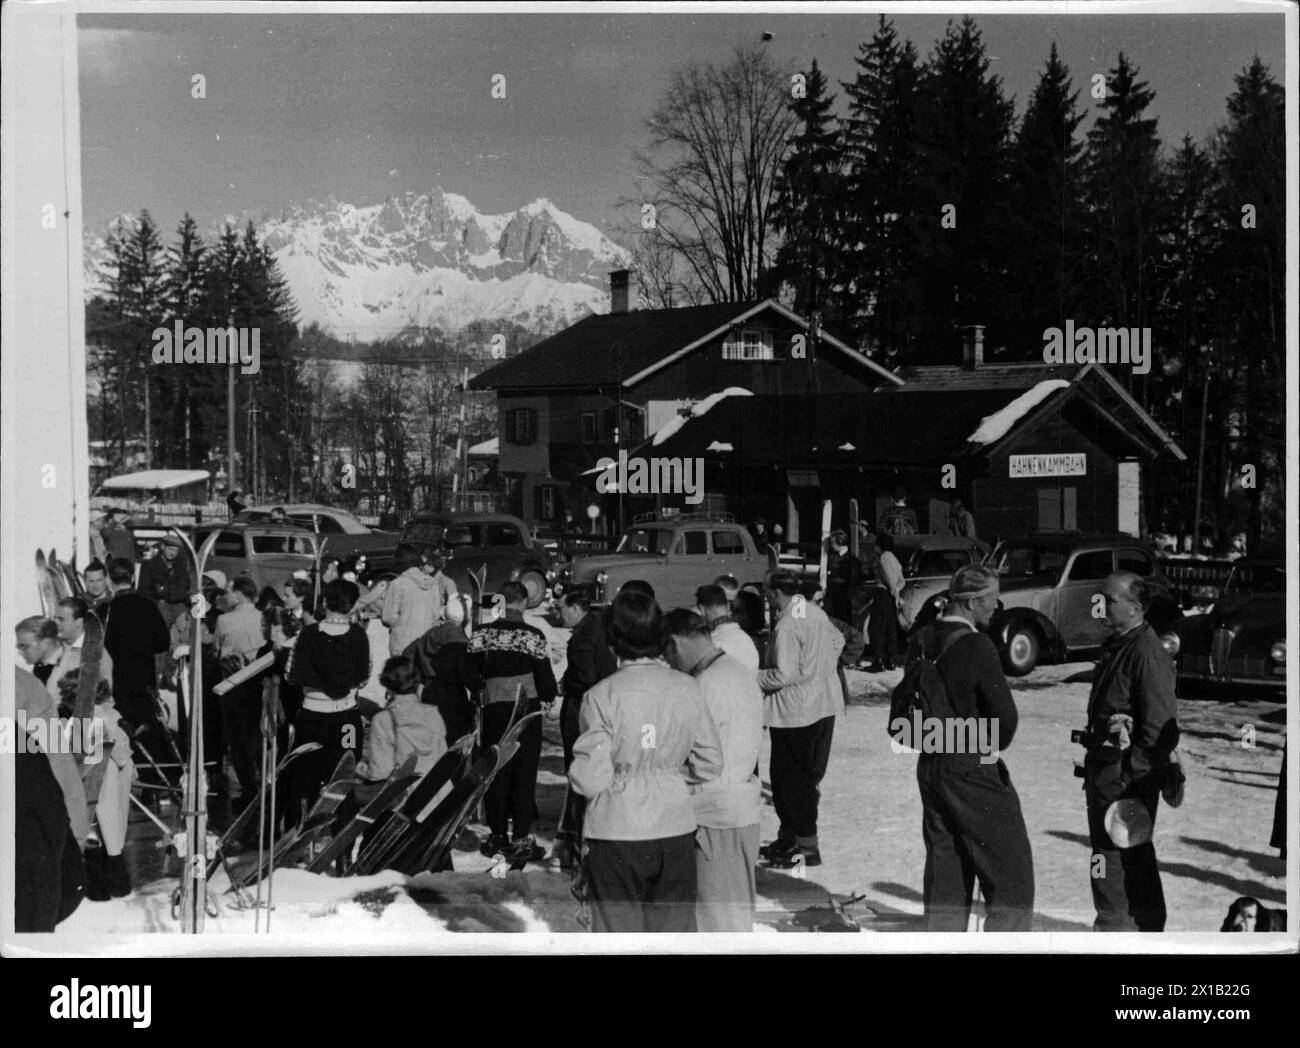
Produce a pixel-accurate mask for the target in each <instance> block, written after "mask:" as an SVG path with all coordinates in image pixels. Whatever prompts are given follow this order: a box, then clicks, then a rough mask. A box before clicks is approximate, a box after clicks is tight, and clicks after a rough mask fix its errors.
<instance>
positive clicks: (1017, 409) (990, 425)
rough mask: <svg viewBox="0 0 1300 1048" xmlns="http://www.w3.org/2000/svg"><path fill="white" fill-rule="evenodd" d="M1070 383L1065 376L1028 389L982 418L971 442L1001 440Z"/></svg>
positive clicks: (971, 437) (970, 439) (984, 442)
mask: <svg viewBox="0 0 1300 1048" xmlns="http://www.w3.org/2000/svg"><path fill="white" fill-rule="evenodd" d="M1069 384H1070V383H1069V382H1067V381H1066V380H1065V379H1063V378H1050V379H1047V380H1046V381H1045V382H1040V383H1038V385H1036V386H1035V387H1034V388H1033V389H1029V390H1026V391H1025V392H1024V393H1021V394H1020V396H1018V397H1016V399H1015V400H1013V401H1012V402H1011V403H1010V404H1008V405H1007V406H1006V407H1004V408H1002V409H1001V410H999V411H995V412H993V414H992V415H987V416H985V417H984V418H983V419H981V420H980V424H979V429H977V430H975V432H974V433H972V434H971V435H970V437H969V441H970V443H972V444H992V443H993V442H994V441H995V440H1001V439H1002V438H1003V437H1004V436H1006V434H1007V431H1008V430H1010V429H1011V427H1012V426H1014V425H1015V424H1016V423H1017V422H1019V421H1020V420H1021V419H1022V418H1024V417H1025V416H1026V415H1028V414H1029V412H1031V411H1033V410H1034V408H1036V407H1038V405H1039V404H1041V403H1042V402H1043V401H1044V400H1046V399H1047V398H1048V397H1049V396H1051V395H1052V394H1053V393H1055V392H1056V391H1057V390H1058V389H1065V388H1066V387H1067V386H1069Z"/></svg>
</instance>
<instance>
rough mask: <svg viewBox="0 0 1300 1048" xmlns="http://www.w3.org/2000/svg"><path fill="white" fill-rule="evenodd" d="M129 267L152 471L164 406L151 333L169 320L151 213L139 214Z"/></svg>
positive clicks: (131, 316)
mask: <svg viewBox="0 0 1300 1048" xmlns="http://www.w3.org/2000/svg"><path fill="white" fill-rule="evenodd" d="M128 256H129V258H130V265H129V268H128V270H127V281H126V292H127V293H126V314H127V317H128V319H129V320H130V321H131V324H132V327H131V331H132V334H133V343H134V348H135V356H136V365H137V367H138V368H139V369H140V385H141V388H142V390H143V394H144V437H145V464H146V468H148V467H151V466H152V465H153V464H154V462H153V454H154V446H153V445H154V438H155V436H156V428H157V421H156V419H155V418H154V408H155V407H156V406H157V405H159V404H160V403H161V401H160V400H159V397H158V391H157V387H158V380H157V378H156V377H155V376H156V372H157V370H158V369H157V368H156V367H154V365H153V346H154V343H153V339H152V337H151V334H152V332H153V331H154V330H155V329H156V328H157V327H159V326H160V325H161V324H162V323H164V322H165V321H166V320H167V319H168V318H167V317H166V315H165V314H166V304H165V297H166V280H167V274H166V270H165V263H166V256H165V253H164V251H163V245H162V238H161V237H160V236H159V233H158V226H157V225H156V224H155V223H154V220H153V217H152V216H151V215H150V214H149V212H148V210H144V211H141V212H140V218H139V220H138V221H137V222H136V224H135V229H134V231H133V233H132V236H131V239H130V242H129V245H128Z"/></svg>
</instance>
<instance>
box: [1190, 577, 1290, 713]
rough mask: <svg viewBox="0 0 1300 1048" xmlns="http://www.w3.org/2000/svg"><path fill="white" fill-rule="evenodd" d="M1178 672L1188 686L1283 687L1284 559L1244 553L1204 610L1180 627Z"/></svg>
mask: <svg viewBox="0 0 1300 1048" xmlns="http://www.w3.org/2000/svg"><path fill="white" fill-rule="evenodd" d="M1178 636H1179V641H1180V647H1179V651H1178V678H1179V681H1180V682H1181V683H1182V684H1183V686H1184V690H1188V688H1189V686H1190V687H1191V688H1195V687H1196V686H1197V685H1204V686H1213V685H1224V684H1249V685H1261V686H1264V687H1271V688H1285V687H1286V562H1285V561H1284V560H1283V559H1282V558H1280V557H1243V558H1242V559H1241V560H1239V561H1237V562H1236V563H1235V564H1234V565H1233V566H1232V571H1231V573H1230V574H1229V575H1228V581H1227V582H1226V583H1225V584H1224V587H1223V593H1222V595H1221V596H1220V597H1219V599H1218V601H1217V602H1216V603H1215V605H1214V607H1213V609H1212V610H1211V611H1210V612H1208V613H1207V614H1205V615H1191V616H1188V617H1187V618H1185V619H1183V621H1182V623H1181V624H1180V628H1179V630H1178Z"/></svg>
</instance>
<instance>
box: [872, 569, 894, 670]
mask: <svg viewBox="0 0 1300 1048" xmlns="http://www.w3.org/2000/svg"><path fill="white" fill-rule="evenodd" d="M867 639H868V640H869V641H870V642H871V654H872V656H873V657H874V658H875V659H876V660H877V661H878V662H883V663H884V664H885V665H886V666H890V665H892V664H893V661H894V659H896V658H897V657H898V602H897V601H895V600H894V595H893V594H892V593H890V592H889V590H887V589H885V587H884V586H880V587H878V588H877V589H876V595H875V597H874V598H872V601H871V623H870V625H869V626H868V627H867Z"/></svg>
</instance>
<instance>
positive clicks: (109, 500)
mask: <svg viewBox="0 0 1300 1048" xmlns="http://www.w3.org/2000/svg"><path fill="white" fill-rule="evenodd" d="M109 506H120V507H122V508H123V509H129V510H130V511H131V519H132V521H133V523H135V524H137V525H149V524H159V525H162V524H203V523H205V522H207V521H213V520H226V519H227V518H228V517H229V516H230V510H229V509H228V508H227V507H226V504H225V503H224V502H150V503H144V504H142V503H138V502H136V503H133V502H132V501H131V500H130V499H122V498H113V497H112V496H111V495H97V496H95V497H94V498H92V499H91V500H90V508H91V509H93V510H102V509H107V508H108V507H109Z"/></svg>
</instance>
